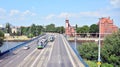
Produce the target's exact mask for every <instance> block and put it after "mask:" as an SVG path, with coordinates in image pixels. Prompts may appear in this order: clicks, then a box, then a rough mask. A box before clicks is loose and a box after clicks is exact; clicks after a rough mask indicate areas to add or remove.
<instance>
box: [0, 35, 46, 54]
mask: <svg viewBox="0 0 120 67" xmlns="http://www.w3.org/2000/svg"><path fill="white" fill-rule="evenodd" d="M43 35H45V34H42V35H40V36H38V37H36V38H33V39H31V40H28V41H26V42H24V43H22V44H19V45H17V46H15V47H13V48H11V49H9V50H6V51H4V52H2V53H0V56H2V55H4V54H6V53H8V52H10V51H13V50H16V49H18V48H20V47H22V46H24V45H25V44H28V43H30V42H32V41H34V40H36V39H38V38H39V37H41V36H43Z"/></svg>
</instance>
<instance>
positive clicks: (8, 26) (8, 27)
mask: <svg viewBox="0 0 120 67" xmlns="http://www.w3.org/2000/svg"><path fill="white" fill-rule="evenodd" d="M10 26H11V25H10V23H6V33H11V28H10Z"/></svg>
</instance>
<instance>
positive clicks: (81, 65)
mask: <svg viewBox="0 0 120 67" xmlns="http://www.w3.org/2000/svg"><path fill="white" fill-rule="evenodd" d="M63 40H64V41H65V44H66V46H67V48H68V50H69V52H70V54H71V56H72V58H73V61H74V63H75V65H76V66H75V67H89V66H88V65H87V64H86V63H85V62H84V60H83V59H82V58H81V57H80V55H79V54H78V52H77V50H75V49H72V48H71V47H70V45H69V43H68V41H67V39H65V37H63Z"/></svg>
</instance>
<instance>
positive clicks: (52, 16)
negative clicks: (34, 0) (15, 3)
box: [45, 14, 55, 20]
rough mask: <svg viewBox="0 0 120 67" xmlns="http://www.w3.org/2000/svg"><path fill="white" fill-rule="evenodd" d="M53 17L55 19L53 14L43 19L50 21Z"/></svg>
mask: <svg viewBox="0 0 120 67" xmlns="http://www.w3.org/2000/svg"><path fill="white" fill-rule="evenodd" d="M54 17H55V15H54V14H50V15H48V16H46V17H45V19H46V20H50V19H52V18H54Z"/></svg>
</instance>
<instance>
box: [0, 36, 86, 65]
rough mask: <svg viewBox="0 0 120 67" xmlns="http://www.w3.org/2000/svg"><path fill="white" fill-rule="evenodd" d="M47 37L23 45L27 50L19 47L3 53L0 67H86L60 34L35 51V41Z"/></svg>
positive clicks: (0, 58) (0, 57)
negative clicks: (25, 45) (27, 46)
mask: <svg viewBox="0 0 120 67" xmlns="http://www.w3.org/2000/svg"><path fill="white" fill-rule="evenodd" d="M48 35H49V34H47V35H43V36H40V37H38V38H36V39H34V40H32V41H30V42H28V43H25V44H27V45H29V46H30V49H28V50H24V49H23V47H22V46H21V47H19V48H18V47H17V48H16V49H14V50H13V49H11V50H10V51H8V52H6V53H4V54H3V55H2V56H0V67H88V65H87V64H86V63H85V62H84V61H83V60H82V59H81V57H80V56H79V55H78V53H77V52H76V50H75V49H72V48H71V47H70V45H69V43H68V41H67V40H66V39H65V37H64V36H63V35H61V34H55V40H54V41H53V42H48V44H47V45H46V46H45V48H44V49H37V41H38V40H40V39H42V38H44V37H48ZM21 45H22V44H21ZM19 46H20V45H19Z"/></svg>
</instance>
